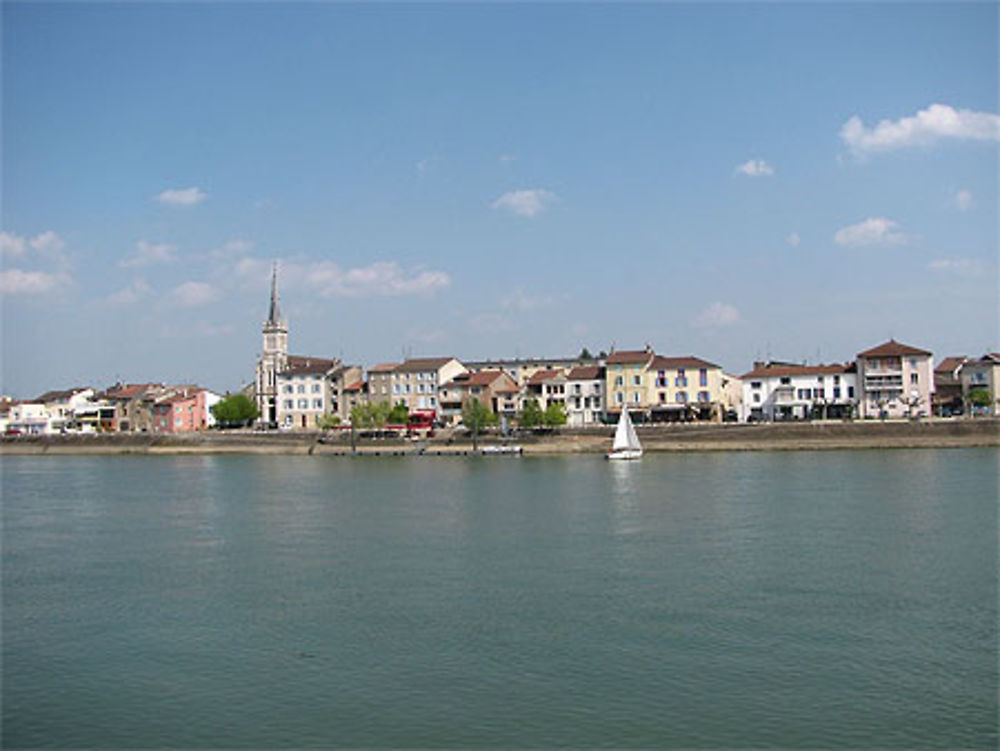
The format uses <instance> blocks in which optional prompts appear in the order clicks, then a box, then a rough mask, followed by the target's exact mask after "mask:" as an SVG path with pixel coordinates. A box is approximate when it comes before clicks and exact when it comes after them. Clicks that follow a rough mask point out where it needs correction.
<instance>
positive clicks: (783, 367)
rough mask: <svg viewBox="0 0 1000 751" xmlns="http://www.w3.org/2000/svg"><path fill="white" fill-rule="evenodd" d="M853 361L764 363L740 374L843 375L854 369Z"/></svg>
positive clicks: (750, 376)
mask: <svg viewBox="0 0 1000 751" xmlns="http://www.w3.org/2000/svg"><path fill="white" fill-rule="evenodd" d="M853 368H854V366H853V363H844V364H843V365H790V364H787V363H776V364H774V365H763V366H761V367H757V368H754V369H753V370H751V371H750V372H749V373H744V374H743V375H741V376H740V378H741V379H742V380H746V379H747V378H778V377H784V376H809V375H817V376H818V375H842V374H844V373H849V372H851V371H852V370H853Z"/></svg>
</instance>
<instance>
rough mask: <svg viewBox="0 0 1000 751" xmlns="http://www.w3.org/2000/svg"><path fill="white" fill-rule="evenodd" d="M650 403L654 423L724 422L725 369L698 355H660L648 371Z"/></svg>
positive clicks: (648, 398) (648, 401) (655, 358)
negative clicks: (723, 376) (723, 370)
mask: <svg viewBox="0 0 1000 751" xmlns="http://www.w3.org/2000/svg"><path fill="white" fill-rule="evenodd" d="M647 374H648V380H647V383H648V387H649V390H650V393H649V394H648V395H647V398H646V402H647V405H648V409H649V412H650V419H651V420H652V421H653V422H678V421H683V422H691V421H693V420H698V421H708V420H711V421H714V422H721V421H722V417H723V413H724V412H725V407H724V398H723V383H722V380H723V379H722V368H721V367H719V366H718V365H716V364H715V363H711V362H708V361H707V360H703V359H701V358H700V357H695V356H694V355H687V356H685V357H664V356H661V355H657V356H656V357H654V358H653V360H652V361H651V362H650V364H649V367H648V370H647Z"/></svg>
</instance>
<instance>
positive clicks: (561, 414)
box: [542, 402, 566, 428]
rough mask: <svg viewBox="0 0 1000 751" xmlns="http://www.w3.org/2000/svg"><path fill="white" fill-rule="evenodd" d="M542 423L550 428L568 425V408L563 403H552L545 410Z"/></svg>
mask: <svg viewBox="0 0 1000 751" xmlns="http://www.w3.org/2000/svg"><path fill="white" fill-rule="evenodd" d="M542 423H543V424H544V425H545V426H546V427H550V428H558V427H559V426H560V425H565V424H566V408H565V407H564V406H563V405H562V403H561V402H552V403H551V404H550V405H549V406H548V407H546V408H545V413H544V414H543V415H542Z"/></svg>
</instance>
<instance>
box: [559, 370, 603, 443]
mask: <svg viewBox="0 0 1000 751" xmlns="http://www.w3.org/2000/svg"><path fill="white" fill-rule="evenodd" d="M604 389H605V377H604V367H603V366H601V365H580V366H577V367H575V368H571V369H570V371H569V373H567V374H566V401H565V406H566V424H567V425H569V426H570V427H573V428H585V427H589V426H591V425H599V424H601V422H602V421H603V418H604V412H605V408H606V405H605V403H604Z"/></svg>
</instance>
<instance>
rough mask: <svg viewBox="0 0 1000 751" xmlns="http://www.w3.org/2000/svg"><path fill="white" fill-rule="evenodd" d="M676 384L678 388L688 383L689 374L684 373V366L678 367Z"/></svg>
mask: <svg viewBox="0 0 1000 751" xmlns="http://www.w3.org/2000/svg"><path fill="white" fill-rule="evenodd" d="M674 385H675V386H677V387H678V388H681V387H683V386H687V385H688V380H687V376H686V374H685V373H684V368H677V378H675V379H674Z"/></svg>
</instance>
